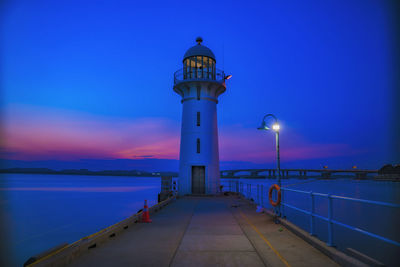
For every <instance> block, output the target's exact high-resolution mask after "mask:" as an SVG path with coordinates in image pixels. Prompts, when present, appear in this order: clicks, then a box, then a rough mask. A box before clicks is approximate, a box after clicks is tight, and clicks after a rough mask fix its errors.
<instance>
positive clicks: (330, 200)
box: [327, 194, 333, 247]
mask: <svg viewBox="0 0 400 267" xmlns="http://www.w3.org/2000/svg"><path fill="white" fill-rule="evenodd" d="M332 236H333V233H332V198H331V194H328V243H327V245H328V246H331V247H332V246H333V240H332Z"/></svg>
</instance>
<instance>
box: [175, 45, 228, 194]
mask: <svg viewBox="0 0 400 267" xmlns="http://www.w3.org/2000/svg"><path fill="white" fill-rule="evenodd" d="M196 42H197V44H196V45H194V46H193V47H191V48H189V49H188V50H187V51H186V53H185V55H184V56H183V67H182V68H181V69H179V70H178V71H176V72H175V74H174V91H175V92H176V93H177V94H179V95H180V96H181V97H182V99H181V103H182V128H181V144H180V155H179V183H178V192H179V194H180V195H186V194H196V195H197V194H205V195H212V194H216V193H217V192H218V190H219V185H220V171H219V152H218V125H217V104H218V97H219V96H220V95H221V94H222V93H224V92H225V90H226V85H225V80H226V79H228V78H229V77H230V76H225V74H224V72H223V71H222V70H218V69H217V68H216V60H215V55H214V53H213V52H212V51H211V50H210V49H209V48H208V47H206V46H204V45H203V44H202V42H203V39H202V38H201V37H198V38H197V39H196Z"/></svg>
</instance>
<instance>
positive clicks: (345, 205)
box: [224, 179, 400, 266]
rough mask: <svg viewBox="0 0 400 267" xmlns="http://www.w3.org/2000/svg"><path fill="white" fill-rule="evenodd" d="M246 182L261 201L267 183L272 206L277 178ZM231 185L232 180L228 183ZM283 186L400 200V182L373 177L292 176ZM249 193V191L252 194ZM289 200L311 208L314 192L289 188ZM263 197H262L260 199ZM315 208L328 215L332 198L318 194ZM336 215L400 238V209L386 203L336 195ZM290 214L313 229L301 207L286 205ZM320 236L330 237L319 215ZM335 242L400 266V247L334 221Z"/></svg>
mask: <svg viewBox="0 0 400 267" xmlns="http://www.w3.org/2000/svg"><path fill="white" fill-rule="evenodd" d="M240 181H241V182H243V183H250V184H251V185H252V186H251V189H250V190H249V191H250V192H249V191H248V190H247V186H244V188H243V192H244V194H246V195H247V196H248V197H251V198H253V199H254V200H256V201H257V184H262V185H264V188H265V192H264V194H265V197H264V201H263V204H264V207H267V208H272V206H271V205H270V204H269V201H268V197H267V194H268V192H267V190H268V188H269V187H270V186H271V185H272V184H273V183H276V181H275V180H250V179H240ZM224 185H225V187H228V183H227V182H225V183H224ZM282 186H284V187H288V188H292V189H297V190H302V191H313V192H318V193H330V194H332V195H339V196H346V197H353V198H358V199H367V200H375V201H383V202H389V203H396V204H400V182H388V181H371V180H349V179H336V180H317V179H309V180H299V179H288V180H283V181H282ZM248 193H249V194H248ZM283 197H284V199H285V203H288V204H290V205H293V206H295V207H297V208H301V209H303V210H307V211H309V210H310V206H311V204H310V196H309V195H308V194H307V195H305V194H301V193H297V192H288V191H287V192H285V195H284V196H283ZM260 201H261V200H260ZM314 205H315V212H316V213H317V214H319V215H322V216H324V217H328V209H327V206H328V200H327V198H323V197H317V196H315V197H314ZM332 207H333V215H332V216H333V219H334V220H336V221H339V222H341V223H345V224H347V225H351V226H354V227H357V228H359V229H362V230H365V231H369V232H371V233H374V234H377V235H380V236H383V237H385V238H389V239H391V240H394V241H397V242H400V228H399V227H400V209H398V208H391V207H382V206H376V205H371V204H365V203H356V202H351V201H345V200H339V199H334V200H333V201H332ZM284 213H285V216H286V218H287V219H288V220H289V221H291V222H293V223H295V224H296V225H298V226H300V227H301V228H303V229H304V230H306V231H307V232H309V230H310V217H309V215H306V214H304V213H301V212H299V211H296V210H293V209H290V208H285V210H284ZM314 227H315V228H314V231H315V233H316V236H317V237H318V238H319V239H320V240H323V241H325V242H327V240H328V224H327V222H325V221H323V220H321V219H318V218H316V219H315V220H314ZM333 243H334V245H335V246H336V247H337V248H338V249H340V250H345V249H346V248H354V249H356V250H358V251H360V252H362V253H364V254H366V255H369V256H371V257H373V258H375V259H378V260H379V261H381V262H383V263H385V264H386V265H389V266H399V265H400V264H399V263H400V249H399V247H396V246H394V245H391V244H388V243H386V242H383V241H380V240H378V239H375V238H372V237H369V236H366V235H364V234H361V233H357V232H354V231H350V230H347V229H346V228H344V227H342V226H338V225H333Z"/></svg>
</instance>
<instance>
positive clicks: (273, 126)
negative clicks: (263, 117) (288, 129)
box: [272, 123, 281, 132]
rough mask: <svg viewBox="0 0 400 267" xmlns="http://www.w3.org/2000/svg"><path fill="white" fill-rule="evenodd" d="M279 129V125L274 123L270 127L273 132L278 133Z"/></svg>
mask: <svg viewBox="0 0 400 267" xmlns="http://www.w3.org/2000/svg"><path fill="white" fill-rule="evenodd" d="M280 128H281V127H280V126H279V124H277V123H275V124H274V125H272V130H274V131H276V132H277V131H279V129H280Z"/></svg>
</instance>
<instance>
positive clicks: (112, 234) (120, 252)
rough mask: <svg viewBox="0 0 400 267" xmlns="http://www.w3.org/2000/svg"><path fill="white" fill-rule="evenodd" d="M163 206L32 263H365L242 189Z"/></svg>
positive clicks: (137, 264)
mask: <svg viewBox="0 0 400 267" xmlns="http://www.w3.org/2000/svg"><path fill="white" fill-rule="evenodd" d="M167 204H168V205H167ZM162 206H163V207H164V208H161V206H158V207H153V208H151V215H152V221H153V222H152V223H138V218H139V217H137V216H136V217H135V216H132V217H131V218H128V219H127V220H125V221H123V222H121V223H119V224H116V225H114V226H111V227H109V228H106V229H104V230H102V231H100V232H99V233H96V234H94V235H92V236H89V237H87V238H83V239H82V240H79V241H78V242H75V243H74V244H71V245H69V246H66V247H64V248H61V249H59V250H58V251H55V252H53V253H50V254H49V255H48V256H45V257H44V258H42V259H38V260H37V261H36V262H33V263H32V264H29V265H28V266H74V267H78V266H338V263H339V264H340V265H348V264H351V265H354V266H363V264H362V263H361V262H359V261H357V260H355V259H354V258H351V257H349V256H347V255H345V254H344V253H342V252H339V251H337V250H336V249H334V248H329V247H327V246H325V245H324V244H323V243H322V242H320V243H318V241H313V240H308V241H307V242H306V241H305V240H304V239H302V238H300V237H299V236H298V235H296V234H294V233H293V232H292V231H293V229H291V231H290V230H289V229H288V227H286V226H287V225H286V224H277V223H276V220H275V219H276V218H274V217H273V216H270V215H268V214H265V213H260V212H256V206H255V205H254V203H252V202H250V201H248V200H246V199H244V198H242V197H240V196H239V195H237V194H225V195H220V196H185V197H181V198H178V199H176V197H175V196H174V197H172V198H170V199H169V200H168V201H166V202H164V204H162ZM285 225H286V226H285ZM289 228H290V227H289ZM296 229H297V228H296ZM297 231H301V230H299V229H297ZM313 242H314V243H313ZM315 242H317V243H315ZM310 243H311V244H312V245H311V244H310ZM314 246H315V247H318V246H325V248H324V249H325V251H324V250H322V251H324V253H322V252H321V251H320V250H319V249H317V248H315V247H314ZM333 259H335V261H334V260H333Z"/></svg>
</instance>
